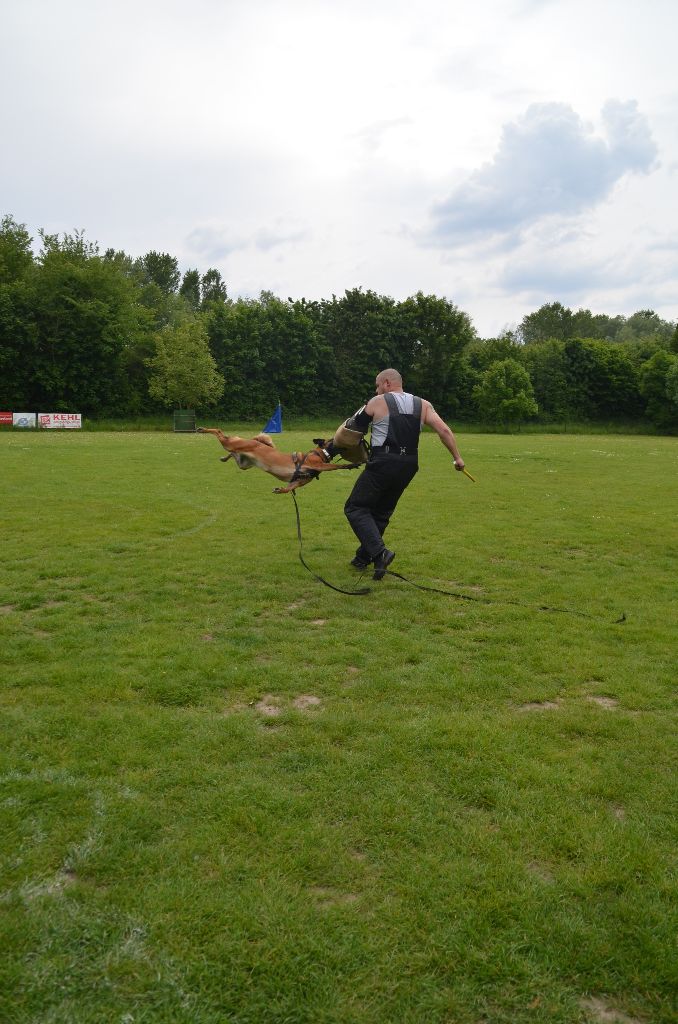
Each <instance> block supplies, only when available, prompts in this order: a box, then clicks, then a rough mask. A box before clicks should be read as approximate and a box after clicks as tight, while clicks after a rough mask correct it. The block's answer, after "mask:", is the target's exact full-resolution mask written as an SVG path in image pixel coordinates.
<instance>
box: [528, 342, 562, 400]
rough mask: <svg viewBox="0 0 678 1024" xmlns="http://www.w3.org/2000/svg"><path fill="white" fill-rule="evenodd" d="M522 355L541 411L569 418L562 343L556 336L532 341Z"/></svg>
mask: <svg viewBox="0 0 678 1024" xmlns="http://www.w3.org/2000/svg"><path fill="white" fill-rule="evenodd" d="M523 358H524V361H525V368H526V369H527V371H528V373H529V375H530V380H531V381H532V387H533V388H534V396H535V399H536V401H537V404H538V405H539V411H540V413H542V414H545V415H546V416H547V417H548V416H550V417H553V418H555V419H567V414H568V411H569V401H568V398H569V396H568V387H567V372H566V366H565V353H564V344H563V342H562V341H558V340H557V339H556V338H548V339H547V340H546V341H536V342H533V343H532V344H531V345H527V346H525V349H524V355H523Z"/></svg>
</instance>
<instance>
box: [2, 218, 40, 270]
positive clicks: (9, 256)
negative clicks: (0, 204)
mask: <svg viewBox="0 0 678 1024" xmlns="http://www.w3.org/2000/svg"><path fill="white" fill-rule="evenodd" d="M32 241H33V239H32V238H31V236H30V235H29V234H28V231H27V230H26V225H25V224H17V222H16V221H15V220H14V217H11V216H10V215H9V214H7V215H6V216H4V217H3V218H2V222H1V223H0V284H12V283H13V282H14V281H18V280H20V279H21V278H22V277H24V276H25V274H26V273H27V272H28V270H29V268H30V267H32V266H33V253H32V251H31V242H32Z"/></svg>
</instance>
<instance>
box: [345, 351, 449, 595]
mask: <svg viewBox="0 0 678 1024" xmlns="http://www.w3.org/2000/svg"><path fill="white" fill-rule="evenodd" d="M375 383H376V395H375V397H374V398H371V399H370V400H369V402H368V403H367V405H364V406H363V407H362V409H359V410H358V411H357V412H356V413H355V415H354V416H352V417H351V418H350V419H348V420H346V423H345V424H344V428H345V429H348V430H349V431H357V432H358V433H359V434H365V433H367V430H368V428H369V426H370V424H371V425H372V437H371V442H372V449H371V453H370V457H369V461H368V463H367V466H366V467H365V470H364V472H363V473H361V474H360V476H359V478H358V480H357V481H356V483H355V486H354V488H353V490H352V491H351V494H350V495H349V498H348V500H347V502H346V504H345V506H344V513H345V515H346V518H347V519H348V521H349V524H350V526H351V529H352V530H353V532H354V533H355V535H356V537H357V538H358V540H359V541H360V547H359V548H358V550H357V551H356V553H355V558H353V560H352V561H351V565H353V566H355V567H356V569H366V568H367V566H368V565H370V563H372V562H373V563H374V575H373V577H372V578H373V579H375V580H381V579H383V578H384V576H385V574H386V570H387V569H388V567H389V565H390V564H391V562H392V561H393V559H394V558H395V551H389V549H388V548H387V547H386V546H385V545H384V541H383V534H384V531H385V529H386V527H387V526H388V524H389V521H390V519H391V516H392V515H393V512H394V510H395V507H396V505H397V504H398V501H399V499H400V496H401V495H402V493H403V491H404V490H405V488H406V487H407V485H408V484H409V483H410V482H411V480H412V479H413V477H414V475H415V473H416V472H417V470H418V468H419V463H418V449H419V435H420V432H421V430H422V429H423V426H424V424H426V425H428V426H429V427H432V429H433V430H435V432H436V434H437V435H438V437H439V438H440V440H441V441H442V443H443V444H444V445H445V447H446V448H447V450H448V451H449V452H450V454H451V455H452V458H453V459H454V468H455V469H457V470H459V471H461V470H463V468H464V460H463V459H462V457H461V455H460V454H459V449H458V447H457V441H456V439H455V436H454V434H453V433H452V431H451V430H450V428H449V427H448V425H447V424H446V423H445V421H444V420H442V419H441V418H440V416H439V415H438V413H437V412H436V411H435V409H434V408H433V406H432V405H431V403H430V402H427V401H426V400H425V399H423V398H417V397H416V396H415V395H411V394H409V393H408V392H406V391H403V379H402V377H401V376H400V374H399V373H398V371H397V370H393V369H390V370H382V371H381V373H380V374H378V375H377V379H376V382H375ZM341 429H342V428H341V427H340V428H339V430H340V431H341ZM337 433H339V431H338V432H337ZM336 442H337V437H336V435H335V441H334V444H335V446H336Z"/></svg>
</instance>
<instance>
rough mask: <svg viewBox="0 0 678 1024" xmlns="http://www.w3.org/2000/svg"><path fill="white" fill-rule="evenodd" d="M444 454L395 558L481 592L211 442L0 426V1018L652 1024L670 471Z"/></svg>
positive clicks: (287, 444) (668, 698) (584, 441)
mask: <svg viewBox="0 0 678 1024" xmlns="http://www.w3.org/2000/svg"><path fill="white" fill-rule="evenodd" d="M326 427H327V425H326V424H325V425H319V427H318V430H319V432H320V433H322V431H323V430H324V429H325V430H326ZM314 433H315V431H307V432H305V433H304V434H303V435H302V434H297V433H290V432H285V433H284V434H283V435H282V436H281V438H279V439H278V443H279V444H280V446H281V447H284V448H285V449H287V450H293V449H304V448H307V447H308V443H309V438H310V437H311V436H313V435H314ZM460 443H461V445H462V451H463V453H464V456H465V458H466V460H467V463H468V466H469V469H470V471H471V472H472V473H473V474H474V475H475V476H476V477H477V479H478V483H477V484H475V485H473V484H471V483H470V481H468V480H466V479H465V478H463V477H462V476H461V475H460V474H457V473H455V472H454V470H453V468H452V466H451V463H450V460H449V456H448V455H447V454H446V453H445V452H444V451H443V449H442V447H441V446H440V445H439V444H438V442H437V440H436V439H435V438H433V437H432V436H429V435H427V436H426V437H425V438H424V440H423V447H422V457H421V465H422V469H421V472H420V473H419V475H418V477H417V478H416V480H415V482H414V483H413V484H412V486H411V488H410V489H409V490H408V492H407V494H406V496H405V497H404V499H403V501H402V503H401V505H400V507H399V509H398V512H397V514H396V517H395V518H394V521H393V524H392V526H391V529H390V531H389V535H388V536H389V544H390V545H391V546H392V547H394V548H395V549H396V551H397V559H396V562H395V563H394V569H397V570H398V571H399V572H401V573H403V574H404V575H406V576H408V577H410V578H412V579H413V580H415V581H417V582H420V583H423V584H425V585H429V586H437V587H440V588H442V589H450V590H454V591H458V592H462V593H465V594H467V595H468V596H469V597H472V598H474V599H478V600H472V601H465V600H460V599H455V598H453V597H445V596H443V595H438V594H432V593H431V594H427V593H423V592H421V591H418V590H415V589H414V588H412V587H409V586H407V584H405V583H402V582H401V581H398V580H396V579H392V578H387V579H386V580H385V581H384V582H383V583H381V584H372V583H371V580H369V577H367V582H368V585H371V586H372V592H371V594H370V595H369V596H367V597H364V598H361V597H346V596H343V595H341V594H337V593H335V592H333V591H331V590H328V589H327V588H325V587H322V586H321V585H320V584H319V583H317V582H316V581H315V580H314V579H313V578H312V577H311V576H310V575H309V574H308V573H307V572H306V571H305V570H304V568H303V567H302V565H301V564H300V563H299V561H298V559H297V543H296V523H295V517H294V508H293V505H292V503H291V499H290V498H289V497H286V496H276V495H272V494H271V489H272V487H273V485H274V483H275V481H273V479H272V478H270V477H268V476H265V475H264V474H262V473H259V472H258V471H256V470H254V471H252V472H248V473H243V472H240V471H238V470H237V469H236V467H235V466H234V465H233V463H228V464H226V465H225V466H224V465H221V464H220V463H219V456H220V454H221V449H220V448H219V446H218V445H217V444H216V442H215V441H214V439H213V438H211V437H201V436H194V435H171V434H146V435H144V434H134V435H124V434H73V435H70V434H56V433H55V434H40V435H33V434H26V435H24V434H17V433H11V434H2V435H0V464H1V467H2V480H3V539H2V549H3V551H2V576H1V579H0V645H1V646H0V650H1V652H2V687H1V690H0V699H1V708H2V744H1V747H0V815H1V826H2V827H1V829H0V856H1V858H2V861H1V863H2V877H1V879H0V928H1V929H2V932H1V935H0V945H1V947H2V949H3V956H2V957H0V1019H3V1020H4V1019H7V1020H8V1021H11V1022H12V1024H14V1022H17V1024H28V1022H33V1021H40V1022H48V1021H49V1022H52V1021H53V1022H61V1021H68V1022H69V1024H70V1022H75V1024H90V1022H92V1024H94V1022H97V1024H98V1022H101V1021H106V1022H108V1021H111V1022H113V1021H115V1022H119V1021H123V1020H124V1021H130V1022H131V1021H133V1022H135V1024H136V1022H141V1021H143V1022H152V1024H160V1022H163V1024H164V1022H175V1021H176V1022H182V1024H183V1022H186V1024H189V1022H190V1024H196V1022H197V1024H224V1022H237V1024H250V1022H251V1024H255V1022H256V1024H259V1022H275V1024H282V1022H293V1024H297V1022H300V1024H305V1022H308V1024H311V1022H313V1024H316V1022H328V1024H329V1022H333V1024H334V1022H336V1024H345V1022H346V1024H353V1022H355V1024H392V1022H396V1021H397V1022H426V1024H428V1022H434V1024H438V1022H440V1024H442V1022H445V1024H451V1022H454V1024H457V1022H459V1024H478V1022H480V1021H484V1022H487V1024H495V1022H507V1024H508V1022H523V1021H526V1022H527V1021H540V1022H549V1024H550V1022H556V1024H559V1022H562V1024H572V1022H575V1021H581V1022H585V1021H586V1022H595V1021H599V1020H600V1021H603V1020H607V1021H610V1020H615V1015H616V1020H618V1021H620V1022H624V1021H629V1020H631V1021H641V1022H646V1024H647V1022H669V1021H673V1020H675V1010H676V1006H675V992H676V988H677V987H676V981H677V979H676V962H677V960H676V950H675V934H676V931H675V925H676V915H675V874H674V873H672V872H675V848H676V847H675V841H676V832H675V820H676V818H675V810H676V801H675V795H676V790H675V763H676V758H675V754H676V744H675V724H676V722H675V703H674V693H675V682H676V660H677V659H676V616H675V608H676V604H675V598H676V582H675V581H676V578H677V576H678V527H677V523H676V503H675V480H676V470H677V469H678V444H677V443H676V441H675V440H674V439H667V438H647V437H646V438H637V437H634V438H624V437H621V438H620V437H614V438H612V437H609V436H604V437H603V436H600V437H586V436H581V435H580V436H576V437H567V436H562V435H561V436H558V437H555V436H554V437H547V436H535V435H530V436H525V437H521V436H513V437H503V436H467V437H464V436H462V437H461V438H460ZM353 480H354V474H353V473H346V474H343V473H334V474H327V475H326V476H325V477H324V478H321V480H320V481H319V482H316V483H313V484H311V485H309V486H308V487H306V488H305V489H303V490H302V491H301V492H300V493H299V505H300V511H301V516H302V526H303V530H304V539H305V555H306V559H307V561H308V562H309V564H310V565H311V566H312V567H313V568H314V569H315V570H316V571H317V572H319V573H320V574H321V575H323V576H326V577H327V578H328V579H329V580H330V581H332V582H334V583H337V584H338V585H340V586H346V587H348V586H351V585H352V584H355V582H356V581H357V574H353V573H352V571H351V570H349V568H348V567H347V562H348V559H349V558H350V557H351V555H352V553H353V550H354V547H355V545H354V541H353V538H352V534H351V533H350V531H349V530H348V527H347V525H346V523H345V520H344V517H343V515H342V511H341V510H342V505H343V502H344V500H345V497H346V495H347V493H348V490H349V489H350V487H351V485H352V483H353ZM363 582H365V581H363ZM486 602H487V603H486ZM544 605H547V606H551V607H559V608H563V609H569V610H570V611H572V612H575V613H576V612H583V613H586V615H588V616H591V617H590V618H587V617H584V616H582V615H578V614H567V613H552V612H545V611H540V610H539V609H540V607H541V606H544ZM622 612H625V613H626V615H627V621H626V622H625V623H623V624H620V625H616V624H615V622H614V620H615V619H617V618H618V617H619V615H620V614H621V613H622Z"/></svg>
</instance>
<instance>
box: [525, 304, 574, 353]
mask: <svg viewBox="0 0 678 1024" xmlns="http://www.w3.org/2000/svg"><path fill="white" fill-rule="evenodd" d="M518 333H519V335H520V337H521V339H522V341H523V344H524V345H531V344H532V343H533V342H535V341H546V339H547V338H557V339H558V340H559V341H566V340H567V339H568V338H571V337H572V310H571V309H567V308H566V307H565V306H563V305H561V303H560V302H550V303H547V304H546V305H544V306H541V307H540V308H539V309H538V310H537V311H536V313H528V315H527V316H525V317H523V319H522V321H521V324H520V327H519V328H518Z"/></svg>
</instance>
